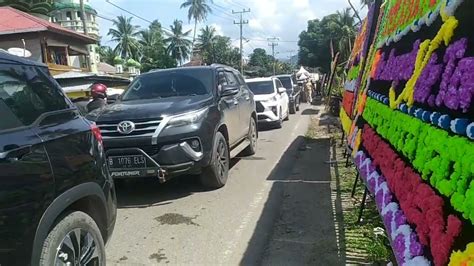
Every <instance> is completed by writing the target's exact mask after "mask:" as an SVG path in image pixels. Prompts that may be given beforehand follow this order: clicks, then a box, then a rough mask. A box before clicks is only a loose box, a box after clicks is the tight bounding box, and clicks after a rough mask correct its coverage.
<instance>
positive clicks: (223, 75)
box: [217, 72, 227, 86]
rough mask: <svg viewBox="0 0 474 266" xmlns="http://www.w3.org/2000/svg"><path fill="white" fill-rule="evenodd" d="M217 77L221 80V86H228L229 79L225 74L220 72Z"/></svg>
mask: <svg viewBox="0 0 474 266" xmlns="http://www.w3.org/2000/svg"><path fill="white" fill-rule="evenodd" d="M217 77H218V79H219V81H218V82H219V84H218V85H222V86H225V85H227V79H226V78H225V74H224V72H219V74H217Z"/></svg>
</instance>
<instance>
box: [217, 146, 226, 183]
mask: <svg viewBox="0 0 474 266" xmlns="http://www.w3.org/2000/svg"><path fill="white" fill-rule="evenodd" d="M226 145H227V144H226V143H225V142H224V141H222V140H221V141H220V142H219V146H218V147H217V158H216V159H217V170H218V174H219V177H220V178H224V176H225V175H226V172H227V169H228V167H229V158H228V154H227V147H226Z"/></svg>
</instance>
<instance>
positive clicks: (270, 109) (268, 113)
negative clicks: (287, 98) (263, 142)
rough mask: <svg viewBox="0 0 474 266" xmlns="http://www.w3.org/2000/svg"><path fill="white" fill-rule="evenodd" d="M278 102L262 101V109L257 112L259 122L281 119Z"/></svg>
mask: <svg viewBox="0 0 474 266" xmlns="http://www.w3.org/2000/svg"><path fill="white" fill-rule="evenodd" d="M278 109H279V106H278V103H276V102H269V103H267V102H260V109H259V110H258V113H257V118H258V122H259V123H272V122H277V121H279V120H280V117H279V116H278Z"/></svg>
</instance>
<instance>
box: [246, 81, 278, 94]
mask: <svg viewBox="0 0 474 266" xmlns="http://www.w3.org/2000/svg"><path fill="white" fill-rule="evenodd" d="M247 85H248V86H249V89H250V90H251V91H252V92H253V94H255V95H265V94H272V93H275V88H274V87H273V82H272V81H257V82H247Z"/></svg>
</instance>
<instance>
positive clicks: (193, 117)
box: [168, 108, 209, 127]
mask: <svg viewBox="0 0 474 266" xmlns="http://www.w3.org/2000/svg"><path fill="white" fill-rule="evenodd" d="M208 110H209V108H205V109H201V110H198V111H193V112H189V113H185V114H182V115H177V116H174V117H172V118H171V119H170V121H169V122H168V127H182V126H187V125H192V124H195V123H197V122H199V121H201V120H202V118H203V117H204V116H205V115H206V114H207V111H208Z"/></svg>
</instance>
